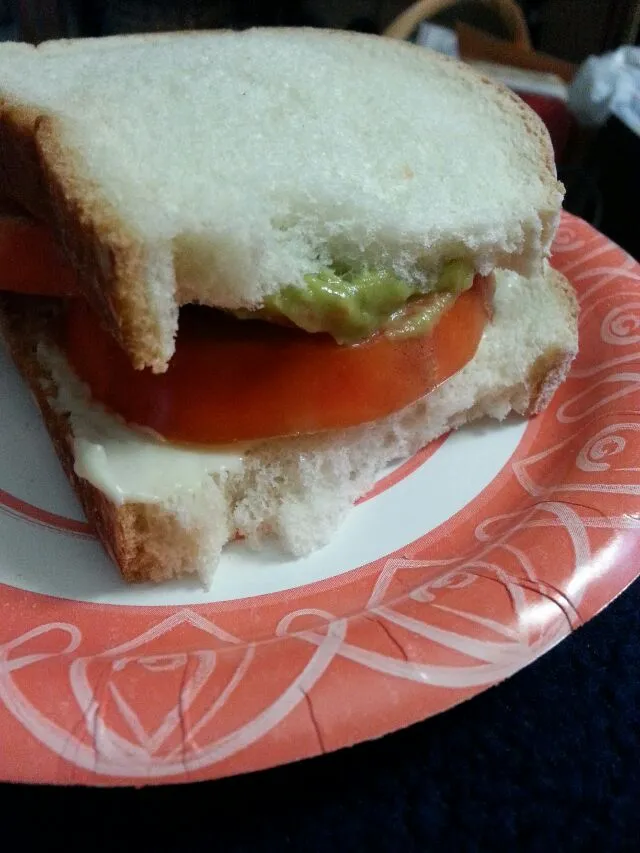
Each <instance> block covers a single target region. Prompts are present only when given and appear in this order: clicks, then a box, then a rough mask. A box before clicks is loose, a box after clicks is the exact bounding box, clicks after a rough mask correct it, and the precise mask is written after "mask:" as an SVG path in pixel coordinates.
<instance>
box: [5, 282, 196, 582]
mask: <svg viewBox="0 0 640 853" xmlns="http://www.w3.org/2000/svg"><path fill="white" fill-rule="evenodd" d="M36 301H37V307H36V306H35V305H34V303H36ZM57 307H58V306H57V305H55V303H53V302H50V301H48V300H41V299H38V300H36V299H34V298H33V297H26V298H25V297H9V296H3V295H0V332H1V333H2V335H3V336H4V339H5V341H6V343H7V345H8V348H9V352H10V354H11V357H12V358H13V361H14V362H15V364H16V367H17V368H18V370H19V371H20V373H21V374H22V376H23V377H24V379H25V380H26V382H27V384H28V385H29V388H30V390H31V393H32V395H33V397H34V399H35V401H36V403H37V405H38V407H39V409H40V413H41V415H42V418H43V420H44V423H45V426H46V428H47V431H48V432H49V435H50V437H51V440H52V442H53V445H54V447H55V450H56V453H57V455H58V458H59V459H60V463H61V464H62V467H63V469H64V471H65V474H66V475H67V477H68V479H69V482H70V483H71V485H72V487H73V489H74V491H75V493H76V495H77V496H78V498H79V500H80V503H81V504H82V508H83V509H84V512H85V514H86V516H87V520H88V522H89V525H90V526H91V528H92V529H93V530H94V532H95V533H96V534H97V535H98V538H99V539H100V541H101V542H102V544H103V546H104V548H105V550H106V551H107V553H108V554H109V556H110V557H111V558H112V560H113V561H114V562H115V563H116V565H117V566H118V567H119V569H120V572H121V574H122V577H123V578H124V580H125V581H127V582H128V583H141V582H145V581H164V580H169V579H171V578H174V577H180V576H184V575H186V574H192V573H193V564H194V563H195V559H194V556H195V554H194V551H195V549H196V548H197V542H195V541H193V538H192V535H191V532H190V531H189V530H188V529H185V528H184V527H183V526H182V525H181V524H180V523H179V521H178V520H177V518H176V517H175V516H174V515H172V514H171V513H170V512H167V511H166V510H164V509H162V508H161V507H158V506H156V505H155V504H143V503H126V504H122V505H120V506H119V505H117V504H115V503H114V502H113V501H111V500H110V499H109V498H108V497H107V496H106V495H104V494H103V493H102V492H101V491H100V490H99V489H97V488H95V486H93V485H91V483H89V482H88V481H87V480H84V479H82V478H80V477H78V476H77V475H76V473H75V471H74V457H73V433H72V429H71V424H70V421H69V418H68V416H67V415H66V414H64V413H62V412H59V411H57V410H56V409H55V408H54V406H53V405H52V403H51V398H52V397H55V395H56V391H57V389H56V386H55V384H54V382H53V380H52V377H51V375H50V373H49V372H48V371H47V370H46V368H45V367H44V366H43V364H42V363H41V361H40V360H39V359H38V357H37V347H38V345H39V344H40V343H43V342H51V341H53V340H54V336H53V334H52V332H53V330H54V329H55V327H56V325H57V323H56V315H57V313H58V312H57ZM157 540H161V541H162V542H164V543H173V547H171V546H170V545H169V547H166V548H165V549H164V550H163V551H160V550H159V549H158V548H157V547H154V541H157ZM188 555H191V559H190V560H189V559H185V556H187V557H188Z"/></svg>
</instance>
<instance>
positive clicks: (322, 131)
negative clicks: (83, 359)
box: [0, 29, 562, 371]
mask: <svg viewBox="0 0 640 853" xmlns="http://www.w3.org/2000/svg"><path fill="white" fill-rule="evenodd" d="M0 192H1V193H5V194H7V195H9V196H10V197H11V198H13V199H14V200H15V201H17V202H18V203H20V204H21V205H23V206H24V207H25V208H26V209H28V210H29V211H30V212H31V213H32V214H34V215H36V216H38V217H40V218H43V219H45V220H46V221H48V222H49V223H51V225H52V226H53V227H54V229H55V231H56V233H57V235H58V237H59V239H60V240H61V241H62V244H63V245H64V247H65V249H66V251H67V253H68V254H69V256H70V257H71V259H72V261H73V262H74V264H75V265H76V267H77V268H78V269H79V271H80V273H81V279H82V281H83V282H84V283H85V286H86V287H87V291H88V296H89V297H90V298H91V300H92V303H93V305H94V307H95V308H96V309H97V310H98V311H99V312H100V314H101V315H102V317H103V320H104V321H105V322H106V323H107V324H108V326H109V328H110V329H111V331H112V332H113V333H114V335H115V336H116V337H117V339H118V340H119V341H120V343H121V344H122V345H123V347H124V348H125V349H126V350H127V352H128V353H129V355H130V357H131V359H132V362H133V364H134V365H135V366H136V367H144V366H151V367H152V368H153V369H154V370H158V371H161V370H164V369H165V368H166V366H167V363H168V361H169V359H170V358H171V355H172V352H173V347H174V336H175V332H176V328H177V320H178V306H179V305H180V304H183V303H186V302H191V301H195V302H202V303H205V304H211V305H216V306H219V307H227V308H238V307H247V308H252V307H256V306H259V305H260V304H261V303H262V301H263V300H264V298H265V296H266V295H268V294H269V293H271V292H273V291H275V290H277V289H278V288H279V287H280V286H282V285H283V284H296V283H300V282H302V278H303V276H304V275H305V274H307V273H313V272H316V271H318V270H320V269H322V268H323V267H326V266H327V265H330V264H332V263H339V264H347V265H366V266H370V267H380V268H384V269H393V270H395V271H396V272H397V273H398V274H400V275H401V276H406V277H408V278H410V279H412V280H413V281H415V282H416V283H417V284H418V285H419V286H422V285H424V287H425V288H428V286H429V282H430V281H431V280H432V279H433V276H434V275H435V274H436V273H437V270H438V267H439V266H440V265H442V264H443V263H444V262H445V261H446V260H450V259H452V258H454V259H455V258H469V259H470V260H471V261H472V262H473V263H474V265H475V268H476V269H478V270H479V271H481V272H488V271H489V270H490V269H491V268H493V267H494V266H501V267H506V268H510V269H513V270H515V271H516V272H518V273H521V274H524V275H530V274H534V273H536V272H539V270H540V268H541V261H542V258H543V257H544V256H545V255H546V254H547V252H548V249H549V244H550V242H551V239H552V236H553V233H554V230H555V226H556V223H557V217H558V215H559V207H560V202H561V197H562V194H561V185H560V184H558V182H557V180H556V174H555V167H554V162H553V151H552V148H551V143H550V141H549V137H548V134H547V131H546V129H545V127H544V125H543V124H542V122H541V121H540V120H539V119H538V117H537V116H536V115H535V114H534V113H533V112H532V111H531V110H529V108H528V107H526V105H524V104H523V103H522V102H521V101H520V100H519V99H518V98H517V97H515V96H514V95H512V94H511V93H509V92H508V91H507V90H506V89H504V88H502V87H500V86H498V85H496V84H494V83H492V82H491V81H489V80H488V79H486V78H483V77H481V76H479V75H478V74H476V73H475V72H474V71H472V70H471V69H469V68H467V67H465V66H463V65H461V64H459V63H456V62H453V61H451V60H448V59H447V58H444V57H441V56H439V55H437V54H433V53H431V52H430V51H428V50H425V49H423V48H417V47H415V46H413V45H409V44H404V43H400V42H396V41H393V40H387V39H383V38H378V37H371V36H363V35H355V34H346V33H336V32H327V31H315V30H286V29H279V30H250V31H246V32H242V33H231V32H217V33H199V34H183V35H178V34H176V35H169V36H166V35H163V36H143V37H140V36H134V37H117V38H110V39H102V40H93V41H92V40H85V41H83V40H79V41H68V42H50V43H45V44H43V45H40V46H39V47H37V48H34V47H32V46H29V45H25V44H3V45H1V46H0Z"/></svg>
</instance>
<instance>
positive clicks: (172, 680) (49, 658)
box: [0, 214, 640, 785]
mask: <svg viewBox="0 0 640 853" xmlns="http://www.w3.org/2000/svg"><path fill="white" fill-rule="evenodd" d="M553 263H554V265H555V266H556V267H557V268H558V269H559V270H560V271H562V272H564V273H565V274H566V275H567V276H568V278H569V279H570V280H571V281H572V282H573V284H574V285H575V287H576V290H577V292H578V294H579V297H580V303H581V353H580V356H579V358H578V360H577V362H576V364H575V367H574V369H573V371H572V374H571V376H570V378H569V380H568V381H567V383H566V384H565V385H564V386H563V387H562V388H561V390H560V391H559V392H558V394H557V395H556V396H555V398H554V400H553V402H552V404H551V406H550V408H549V409H548V411H547V412H545V413H544V414H543V415H542V416H540V417H538V418H536V419H534V420H533V421H531V422H527V423H525V422H523V421H520V420H515V419H514V420H509V421H508V422H506V423H505V424H502V425H492V424H482V425H480V426H476V427H473V428H471V429H465V430H462V431H461V432H460V433H457V434H455V435H453V436H450V437H448V438H446V439H442V440H440V441H439V442H437V443H435V444H433V445H431V446H429V447H428V448H426V449H425V450H424V451H422V452H421V453H420V454H418V455H417V456H416V457H415V458H414V459H412V460H410V461H409V462H408V463H406V464H405V465H404V466H402V467H401V468H400V469H398V470H396V471H393V472H387V475H386V477H385V478H382V479H381V481H380V483H379V484H378V486H377V487H376V489H374V490H373V491H372V493H371V494H370V495H369V496H367V500H363V501H361V502H360V503H359V504H358V506H357V507H356V508H355V509H354V511H353V513H352V515H351V517H350V518H349V520H348V522H347V523H346V524H345V525H344V526H343V528H342V529H341V530H340V531H339V533H338V534H337V536H336V537H335V539H334V540H333V542H332V543H331V544H330V545H329V546H327V548H325V549H323V550H322V551H320V552H318V553H317V554H314V555H311V556H310V557H308V558H305V559H302V560H292V561H286V560H283V559H282V557H281V555H279V554H278V553H276V552H275V551H274V552H268V553H264V554H260V555H255V554H252V553H251V552H250V551H248V550H247V549H246V547H245V546H244V545H243V544H242V543H234V545H233V546H232V547H231V548H230V549H229V551H228V553H227V554H226V556H225V557H224V559H223V561H222V564H221V566H220V569H219V571H218V572H217V574H216V576H215V578H214V581H213V584H212V586H211V589H209V590H206V591H205V590H203V589H201V588H200V587H198V586H197V585H192V584H188V583H180V584H179V583H174V584H167V585H164V586H158V587H127V586H126V585H125V584H123V583H122V582H121V581H120V579H119V577H118V575H117V572H116V571H115V569H114V567H113V566H112V564H111V563H110V562H109V560H108V559H107V557H106V556H105V555H104V554H103V552H102V550H101V548H100V547H99V545H98V543H97V542H96V541H95V539H94V538H93V536H92V535H91V532H90V530H89V529H88V528H87V526H86V524H85V522H84V520H83V518H82V515H81V513H80V511H79V509H78V506H77V504H76V503H75V499H74V497H73V495H72V493H71V490H70V489H69V486H68V485H67V483H66V480H65V478H64V476H63V475H62V472H61V470H60V468H59V466H58V463H57V461H56V459H55V456H54V453H53V449H52V447H51V445H50V442H49V439H48V437H47V436H46V434H45V431H44V427H43V426H42V424H41V422H40V419H39V416H38V415H37V412H36V410H35V408H34V405H33V403H32V401H31V399H30V397H29V394H28V392H27V390H26V388H25V387H24V385H23V383H22V382H21V380H20V379H19V377H18V376H17V374H16V372H15V371H14V369H13V367H12V366H11V365H10V363H9V359H8V357H7V356H6V354H5V353H4V352H2V353H1V354H0V401H1V406H0V614H1V617H0V777H1V778H3V779H10V780H18V781H26V782H53V783H65V784H67V783H84V784H95V785H124V784H146V783H161V782H179V781H189V780H195V779H209V778H215V777H218V776H223V775H229V774H233V773H241V772H245V771H249V770H255V769H258V768H263V767H268V766H271V765H275V764H282V763H285V762H288V761H293V760H296V759H299V758H304V757H307V756H312V755H315V754H318V753H320V752H325V751H328V750H333V749H338V748H340V747H342V746H347V745H349V744H353V743H356V742H358V741H361V740H365V739H367V738H372V737H378V736H380V735H382V734H385V733H387V732H391V731H393V730H395V729H398V728H401V727H403V726H406V725H409V724H410V723H413V722H415V721H417V720H422V719H424V718H426V717H429V716H431V715H433V714H436V713H439V712H441V711H444V710H446V709H447V708H449V707H451V706H452V705H454V704H456V703H458V702H461V701H463V700H465V699H468V698H470V697H471V696H473V695H474V694H476V693H478V692H479V691H481V690H484V689H486V688H487V687H489V686H491V685H493V684H495V683H497V682H499V681H501V680H502V679H504V678H506V677H508V676H509V675H511V674H513V673H514V672H516V671H518V670H519V669H521V668H523V667H524V666H526V665H527V664H529V663H530V662H531V661H533V660H534V659H535V658H537V657H538V656H539V655H541V654H543V653H544V652H545V651H547V650H548V649H550V648H551V647H552V646H553V645H555V644H556V643H558V642H559V641H560V640H562V639H563V638H564V637H565V636H567V634H568V633H569V632H570V631H572V630H573V629H575V628H576V627H578V626H579V625H581V624H582V623H584V622H585V621H586V620H588V619H590V618H591V617H592V616H593V615H594V614H595V613H597V612H598V611H599V610H601V609H602V608H603V607H605V606H606V605H607V604H608V603H609V602H610V601H611V600H612V599H613V598H615V597H616V596H617V595H618V594H619V593H620V592H621V591H622V590H623V589H624V588H625V587H626V586H627V585H628V584H629V583H631V581H632V580H633V579H634V578H635V577H636V575H637V574H638V573H639V568H638V561H639V558H640V452H639V448H640V266H639V265H638V264H636V263H635V262H634V261H633V260H632V259H631V258H630V257H629V256H628V255H626V254H625V253H624V252H623V251H621V250H620V249H619V248H617V247H616V246H614V245H613V244H612V243H611V242H609V241H608V240H607V239H606V238H604V237H603V236H602V235H600V234H598V233H597V232H596V231H594V230H593V229H592V228H590V227H589V226H587V225H586V224H584V223H583V222H581V221H579V220H577V219H575V218H573V217H570V216H568V215H566V214H565V215H563V219H562V223H561V226H560V229H559V232H558V235H557V239H556V242H555V246H554V256H553Z"/></svg>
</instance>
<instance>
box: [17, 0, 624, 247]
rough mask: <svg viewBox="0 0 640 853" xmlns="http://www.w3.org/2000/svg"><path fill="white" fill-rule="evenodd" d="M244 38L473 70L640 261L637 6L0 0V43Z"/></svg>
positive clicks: (591, 1)
mask: <svg viewBox="0 0 640 853" xmlns="http://www.w3.org/2000/svg"><path fill="white" fill-rule="evenodd" d="M249 26H312V27H333V28H337V29H347V30H356V31H361V32H368V33H377V34H381V35H386V36H389V37H393V38H402V39H406V40H411V41H415V42H417V43H418V44H420V45H424V46H428V47H432V48H434V49H436V50H440V51H441V52H444V53H448V54H450V55H455V56H458V57H459V58H461V59H462V60H463V61H466V62H470V63H472V64H476V65H478V66H479V67H480V68H481V70H482V71H483V72H484V73H487V74H490V75H491V76H494V77H496V78H498V79H500V80H502V82H504V83H506V84H507V85H509V86H510V87H511V88H512V89H514V91H516V92H517V93H518V94H519V95H520V96H521V97H523V99H524V100H526V101H527V102H528V103H529V105H530V106H531V107H532V108H533V109H535V110H536V112H538V114H539V115H540V116H541V117H542V119H543V120H544V121H545V123H546V124H547V127H548V128H549V131H550V133H551V137H552V141H553V144H554V150H555V153H556V161H557V165H558V171H559V174H560V177H561V179H562V180H563V181H564V183H565V185H566V187H567V196H566V201H565V207H566V208H567V209H568V210H570V211H571V212H573V213H576V214H577V215H580V216H582V217H583V218H585V219H587V220H588V221H589V222H591V223H592V224H593V225H595V226H596V227H598V228H600V230H602V231H604V232H605V233H606V234H608V236H610V237H612V238H613V239H614V240H616V241H617V242H618V243H620V244H621V245H622V246H623V247H624V248H626V249H627V251H629V252H630V253H631V254H633V255H634V256H635V257H636V258H638V257H640V216H638V213H637V206H638V201H637V200H638V198H639V193H640V47H634V46H637V45H638V44H639V43H640V37H639V31H640V0H518V2H516V0H459V1H458V2H455V0H418V2H414V3H413V4H411V3H410V2H408V0H271V2H269V0H260V2H258V0H0V38H3V39H19V40H22V41H29V42H34V43H38V42H41V41H44V40H46V39H51V38H64V37H78V36H94V37H95V36H104V35H114V34H119V33H127V32H160V31H169V30H180V29H212V28H220V27H230V28H235V29H242V28H245V27H249ZM624 45H626V46H628V47H627V48H624V49H621V46H624ZM616 51H617V52H616ZM603 55H604V59H603V58H602V57H603ZM625 99H626V103H625Z"/></svg>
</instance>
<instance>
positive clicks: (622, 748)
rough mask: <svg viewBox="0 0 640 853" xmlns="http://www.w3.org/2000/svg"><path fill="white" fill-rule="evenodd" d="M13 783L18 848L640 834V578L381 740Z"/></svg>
mask: <svg viewBox="0 0 640 853" xmlns="http://www.w3.org/2000/svg"><path fill="white" fill-rule="evenodd" d="M0 788H1V789H2V790H0V803H2V816H3V835H4V837H5V838H6V837H7V836H6V833H7V832H8V831H9V830H10V827H11V820H10V819H8V816H9V815H12V814H19V813H24V814H27V813H30V814H32V815H33V816H34V818H35V819H34V820H32V821H29V822H28V824H25V823H24V822H23V819H21V822H20V824H19V826H18V824H17V823H16V827H15V828H17V829H18V830H19V833H20V842H21V843H20V847H19V848H10V847H8V848H6V849H7V850H8V849H25V850H26V849H31V846H32V845H33V847H34V848H35V845H36V844H37V843H38V842H40V843H46V845H47V847H48V846H49V843H50V841H51V839H52V838H54V837H59V838H62V839H64V841H65V849H66V850H69V849H75V848H76V846H77V847H78V848H79V847H80V845H82V849H83V850H86V849H87V844H88V840H89V838H91V839H92V844H91V845H90V848H91V849H93V850H98V849H103V848H102V847H100V846H94V845H95V844H99V843H100V837H101V833H103V832H104V833H106V834H105V835H104V838H105V842H104V843H105V844H107V843H108V844H109V846H110V849H114V847H113V843H114V841H115V840H116V839H117V840H118V844H117V847H116V848H115V849H120V850H125V849H130V848H129V846H128V845H127V844H126V839H129V840H130V841H131V845H132V846H131V849H136V850H139V851H142V850H145V849H149V850H152V849H153V850H189V851H199V850H205V849H206V850H221V851H224V853H235V851H251V853H261V851H272V850H273V851H297V850H301V851H302V850H304V851H305V853H306V852H307V851H308V853H314V851H325V850H327V851H329V850H331V851H343V850H344V851H351V850H353V851H367V853H370V851H387V850H388V851H395V850H401V851H403V853H409V852H410V851H427V850H438V851H440V850H442V851H449V850H451V851H467V850H469V851H476V850H477V851H484V850H487V851H492V853H494V851H500V850H503V849H504V850H518V851H526V850H541V851H545V853H547V851H549V853H555V851H559V853H565V851H573V850H576V851H583V850H587V849H595V850H597V849H600V850H606V851H607V853H612V851H618V850H637V849H639V848H638V842H637V839H638V838H640V802H639V796H640V584H635V585H634V586H632V587H631V588H630V589H629V590H627V592H625V593H624V594H623V595H622V596H621V597H620V598H619V599H618V600H617V601H615V602H614V603H613V604H612V605H611V606H610V607H609V608H608V609H607V610H605V611H604V613H602V614H600V615H599V616H597V617H596V618H595V619H594V620H593V621H592V622H590V623H589V624H587V625H586V626H585V627H583V628H581V629H580V630H578V631H577V632H576V633H575V634H574V635H572V636H571V637H570V638H569V639H567V640H566V641H565V642H563V643H561V644H560V646H558V647H557V648H556V649H554V650H553V651H552V652H550V653H549V654H548V655H546V656H545V657H544V658H543V659H541V660H539V661H538V662H536V663H535V664H533V665H532V666H531V667H529V668H527V669H525V670H524V671H522V672H520V673H518V675H516V676H514V677H513V678H511V679H510V680H509V681H507V682H505V683H503V684H501V685H500V686H498V687H496V688H493V689H491V690H489V691H487V692H486V693H484V694H482V695H480V696H478V697H476V698H475V699H473V700H471V701H469V702H466V703H464V704H463V705H461V706H459V707H457V708H454V709H453V710H452V711H449V712H448V713H445V714H442V715H440V716H439V717H435V718H432V719H430V720H427V721H426V722H424V723H420V724H418V725H415V726H412V727H410V728H409V729H406V730H404V731H401V732H398V733H396V734H393V735H389V736H387V737H384V738H382V739H381V740H379V741H376V742H371V743H366V744H361V745H360V746H356V747H353V748H351V749H349V750H342V751H340V752H338V753H334V754H332V755H326V756H323V757H320V758H317V759H312V760H309V761H303V762H300V763H298V764H295V765H290V766H288V767H280V768H276V769H274V770H268V771H264V772H262V773H256V774H253V775H249V776H244V777H237V778H232V779H223V780H220V781H217V782H206V783H199V784H195V785H187V786H179V787H167V788H156V789H153V788H149V789H142V790H133V789H124V790H122V789H120V790H118V789H115V790H109V789H98V790H96V789H81V788H77V789H55V788H44V787H41V788H34V787H28V786H18V785H14V786H12V785H1V786H0ZM87 825H89V826H90V827H92V828H93V831H92V832H91V835H90V836H87V834H86V829H85V831H84V832H78V831H77V830H78V829H79V827H80V826H85V827H86V826H87ZM134 825H135V827H136V829H135V833H136V834H137V835H140V834H141V833H142V837H145V836H146V838H147V842H146V844H144V845H142V844H140V843H139V842H136V843H134V841H133V833H134V830H133V829H132V827H133V826H134ZM74 830H75V831H74ZM107 839H108V842H107ZM634 839H635V841H634Z"/></svg>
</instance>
